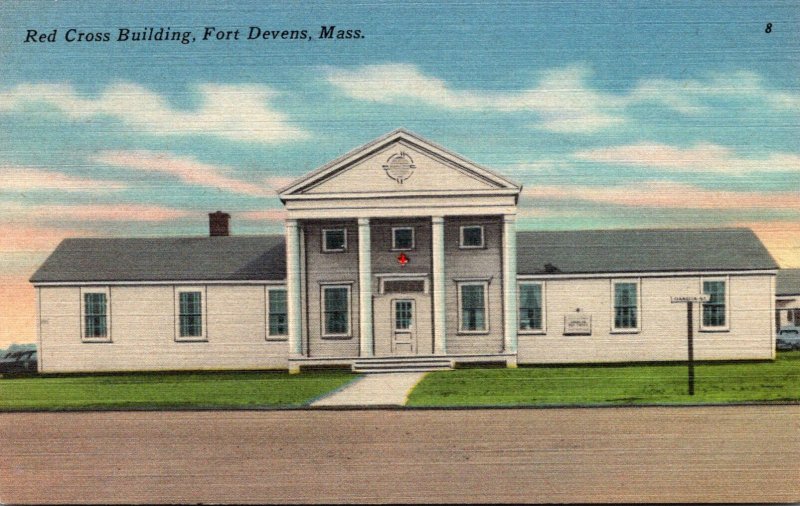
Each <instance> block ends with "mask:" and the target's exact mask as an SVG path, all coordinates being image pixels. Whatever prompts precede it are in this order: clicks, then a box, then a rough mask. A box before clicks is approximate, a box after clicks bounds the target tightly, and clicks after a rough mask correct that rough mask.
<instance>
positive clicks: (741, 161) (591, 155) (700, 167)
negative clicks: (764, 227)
mask: <svg viewBox="0 0 800 506" xmlns="http://www.w3.org/2000/svg"><path fill="white" fill-rule="evenodd" d="M574 156H575V157H576V158H578V159H581V160H587V161H592V162H600V163H605V164H610V165H629V166H635V167H655V168H660V169H670V170H674V171H682V172H688V171H698V172H724V173H728V174H739V175H742V174H745V173H748V172H775V171H795V172H800V156H798V155H796V154H794V153H772V154H770V155H768V156H766V157H761V158H743V157H741V156H738V155H737V154H736V153H734V152H733V150H731V149H730V148H727V147H725V146H720V145H718V144H708V143H700V144H695V145H694V146H692V147H690V148H680V147H675V146H669V145H666V144H657V143H639V144H631V145H627V146H615V147H609V148H599V149H590V150H586V151H579V152H577V153H575V155H574Z"/></svg>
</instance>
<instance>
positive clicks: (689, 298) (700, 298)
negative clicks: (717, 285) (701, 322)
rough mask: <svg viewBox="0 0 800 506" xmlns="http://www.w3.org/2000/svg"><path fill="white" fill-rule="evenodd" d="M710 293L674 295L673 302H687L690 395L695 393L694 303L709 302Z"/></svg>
mask: <svg viewBox="0 0 800 506" xmlns="http://www.w3.org/2000/svg"><path fill="white" fill-rule="evenodd" d="M709 300H711V296H710V295H705V294H701V295H678V296H674V297H672V303H673V304H679V303H683V302H685V303H686V339H687V341H688V348H689V364H688V365H689V395H694V325H693V324H692V323H693V318H692V303H693V302H698V303H701V304H702V303H703V302H708V301H709Z"/></svg>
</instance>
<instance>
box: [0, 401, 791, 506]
mask: <svg viewBox="0 0 800 506" xmlns="http://www.w3.org/2000/svg"><path fill="white" fill-rule="evenodd" d="M798 434H800V406H738V407H704V408H606V409H498V410H490V409H483V410H466V409H465V410H453V411H450V410H415V409H402V410H398V409H377V410H375V409H373V410H330V409H325V410H321V409H308V410H290V411H195V412H186V411H172V412H166V411H162V412H159V411H155V412H133V411H129V412H85V413H14V414H12V413H0V441H2V442H3V451H2V456H1V457H0V503H4V504H20V503H37V504H40V503H53V502H62V503H64V502H67V503H95V504H111V503H136V504H141V503H154V502H155V503H184V504H185V503H190V504H197V503H205V504H209V503H212V504H214V503H309V502H316V503H320V502H322V503H354V502H371V503H385V502H400V503H406V502H418V503H427V502H449V503H467V502H490V503H491V502H513V503H529V502H556V503H563V502H612V503H613V502H625V501H627V502H631V501H636V502H687V503H696V502H710V501H717V502H726V503H738V502H745V503H754V502H756V503H760V502H797V501H799V500H800V482H798V480H797V469H800V437H798Z"/></svg>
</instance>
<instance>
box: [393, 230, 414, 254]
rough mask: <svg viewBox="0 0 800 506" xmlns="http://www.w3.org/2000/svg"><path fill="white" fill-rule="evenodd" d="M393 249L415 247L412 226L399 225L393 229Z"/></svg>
mask: <svg viewBox="0 0 800 506" xmlns="http://www.w3.org/2000/svg"><path fill="white" fill-rule="evenodd" d="M392 249H393V250H398V251H399V250H410V249H414V229H413V228H412V227H397V228H393V229H392Z"/></svg>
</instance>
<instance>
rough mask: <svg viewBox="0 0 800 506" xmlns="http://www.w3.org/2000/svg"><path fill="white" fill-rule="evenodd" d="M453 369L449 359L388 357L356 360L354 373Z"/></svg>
mask: <svg viewBox="0 0 800 506" xmlns="http://www.w3.org/2000/svg"><path fill="white" fill-rule="evenodd" d="M452 368H453V364H452V362H450V360H449V359H443V358H433V357H386V358H371V359H366V360H356V361H355V362H354V363H353V367H352V369H353V372H363V373H377V372H425V371H446V370H449V369H452Z"/></svg>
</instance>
